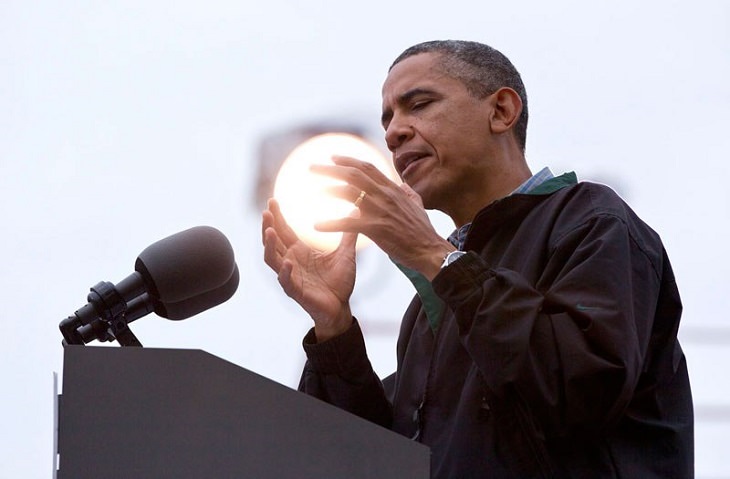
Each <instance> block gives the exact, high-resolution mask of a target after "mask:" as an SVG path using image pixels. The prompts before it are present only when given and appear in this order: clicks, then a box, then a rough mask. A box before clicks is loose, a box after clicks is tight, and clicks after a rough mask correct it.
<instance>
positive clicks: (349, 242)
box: [337, 208, 360, 251]
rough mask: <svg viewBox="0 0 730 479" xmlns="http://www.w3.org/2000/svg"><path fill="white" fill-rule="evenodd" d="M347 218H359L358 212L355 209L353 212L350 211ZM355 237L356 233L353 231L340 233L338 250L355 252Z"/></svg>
mask: <svg viewBox="0 0 730 479" xmlns="http://www.w3.org/2000/svg"><path fill="white" fill-rule="evenodd" d="M347 216H348V217H349V218H359V217H360V210H359V209H357V208H355V209H354V210H352V211H350V214H348V215H347ZM357 235H358V233H357V232H355V231H345V232H344V233H342V239H341V240H340V244H339V245H338V246H337V249H338V250H348V249H349V250H352V251H354V250H355V244H356V243H357Z"/></svg>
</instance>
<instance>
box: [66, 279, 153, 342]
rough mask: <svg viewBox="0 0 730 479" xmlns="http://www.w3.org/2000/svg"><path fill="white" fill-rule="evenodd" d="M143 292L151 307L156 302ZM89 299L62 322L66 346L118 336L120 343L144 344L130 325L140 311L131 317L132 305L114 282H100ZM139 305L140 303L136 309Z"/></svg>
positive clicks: (114, 338) (101, 340)
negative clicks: (123, 296)
mask: <svg viewBox="0 0 730 479" xmlns="http://www.w3.org/2000/svg"><path fill="white" fill-rule="evenodd" d="M143 296H145V298H144V299H145V300H143V301H142V303H144V305H143V306H145V307H144V308H143V309H149V311H151V310H152V306H151V305H150V304H149V303H150V302H149V301H147V295H146V294H145V295H143ZM86 299H87V301H88V303H87V304H86V305H85V306H84V307H82V308H81V309H79V310H78V311H76V312H75V313H74V315H73V316H69V317H68V318H66V319H64V320H63V321H61V324H59V329H60V330H61V334H62V335H63V345H64V346H66V345H67V344H78V345H85V344H86V343H89V342H91V341H94V340H98V341H100V342H105V341H110V342H111V341H114V340H116V341H117V342H118V343H119V345H120V346H134V347H142V343H140V342H139V340H138V339H137V337H136V336H135V335H134V333H132V330H131V329H129V323H130V322H131V321H134V319H137V318H136V317H134V316H136V315H132V317H129V315H128V311H129V305H128V304H127V302H126V301H125V300H124V298H122V295H121V294H119V291H117V289H116V287H115V286H114V285H113V284H112V283H110V282H108V281H102V282H100V283H98V284H96V285H95V286H93V287H92V288H91V292H90V293H89V295H88V296H87V298H86ZM137 308H139V305H136V307H135V308H134V309H137ZM137 317H138V316H137Z"/></svg>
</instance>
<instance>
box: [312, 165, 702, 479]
mask: <svg viewBox="0 0 730 479" xmlns="http://www.w3.org/2000/svg"><path fill="white" fill-rule="evenodd" d="M565 179H566V177H565V176H564V177H559V178H557V179H555V180H552V181H550V182H548V184H546V185H544V186H545V187H541V188H540V190H541V191H539V192H538V193H540V194H529V195H521V194H517V195H512V196H509V197H507V198H504V199H502V200H499V201H497V202H495V203H493V204H491V205H490V206H488V207H486V208H484V209H483V210H482V211H481V212H480V213H479V214H478V215H477V217H476V218H475V220H474V222H473V224H472V227H471V228H470V231H469V234H468V236H467V239H466V243H465V245H464V249H465V250H466V251H469V253H468V254H467V255H465V256H463V257H462V258H460V259H459V260H457V261H456V262H454V263H452V264H451V265H450V266H448V267H447V268H444V269H443V270H442V271H441V272H440V273H439V274H438V275H437V277H436V278H435V279H434V281H433V283H432V286H433V291H434V292H435V294H436V295H437V296H438V298H440V300H442V301H443V302H444V304H445V305H446V307H445V308H444V313H443V316H442V317H441V318H440V321H439V322H438V325H437V327H435V328H434V327H432V326H431V325H429V322H428V320H427V317H426V312H425V311H424V308H423V306H422V305H423V303H425V302H426V301H422V300H421V298H420V297H418V296H417V297H416V298H414V300H413V302H412V303H411V305H410V307H409V308H408V310H407V311H406V314H405V316H404V318H403V322H402V325H401V332H400V337H399V340H398V351H397V357H398V368H397V371H396V373H395V375H394V376H393V377H392V378H390V379H389V381H386V382H387V383H388V386H389V387H388V388H387V389H388V391H387V392H386V390H385V388H383V386H382V383H381V381H380V380H379V379H378V378H377V376H376V375H375V374H374V372H373V371H372V368H371V367H370V364H369V361H368V360H367V357H366V353H365V346H364V342H363V339H362V334H361V332H360V330H359V327H358V325H357V323H355V324H354V326H353V327H352V328H351V329H350V330H349V331H348V332H347V333H345V334H344V335H342V336H339V337H337V338H333V339H332V340H330V341H326V342H324V343H321V344H315V341H314V336H313V333H312V332H310V333H309V334H308V335H307V337H306V338H305V344H304V347H305V351H306V352H307V357H308V362H307V365H306V366H305V370H304V373H303V376H302V381H301V384H300V389H301V390H303V391H305V392H307V393H308V394H312V395H314V396H317V397H319V398H321V399H323V400H326V401H328V402H330V403H332V404H335V405H337V406H339V407H342V408H343V409H346V410H348V411H351V412H353V413H355V414H358V415H360V416H362V417H365V418H367V419H370V420H372V421H375V422H377V423H379V424H381V425H383V426H386V427H389V428H391V429H393V430H394V431H396V432H399V433H401V434H404V435H406V436H408V437H413V438H414V439H416V440H418V441H420V442H422V443H424V444H426V445H428V446H430V448H431V451H432V476H433V477H436V478H472V477H473V478H481V477H484V478H486V477H488V478H532V477H536V478H537V477H554V478H561V479H564V478H641V479H650V478H682V479H686V478H691V477H693V475H694V472H693V468H694V466H693V462H694V459H693V414H692V399H691V393H690V387H689V381H688V375H687V368H686V363H685V359H684V354H683V353H682V350H681V348H680V346H679V343H678V341H677V329H678V326H679V319H680V315H681V303H680V299H679V294H678V291H677V287H676V284H675V280H674V276H673V273H672V269H671V266H670V264H669V261H668V259H667V256H666V253H665V251H664V248H663V246H662V243H661V241H660V239H659V237H658V236H657V234H656V233H655V232H654V231H652V230H651V229H650V228H649V227H648V226H647V225H646V224H645V223H643V222H642V221H641V220H640V219H639V218H638V217H637V216H636V215H635V214H634V213H633V212H632V211H631V210H630V209H629V207H628V206H627V205H626V204H625V203H624V202H623V201H622V200H621V199H620V198H619V197H618V196H617V195H616V194H615V193H614V192H613V191H611V190H610V189H609V188H606V187H604V186H600V185H595V184H591V183H580V184H571V185H566V184H565ZM568 179H571V177H568Z"/></svg>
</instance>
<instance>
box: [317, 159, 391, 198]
mask: <svg viewBox="0 0 730 479" xmlns="http://www.w3.org/2000/svg"><path fill="white" fill-rule="evenodd" d="M350 160H352V159H351V158H350ZM352 161H356V162H357V163H352V164H349V165H325V164H313V165H311V166H310V167H309V171H311V172H312V173H314V174H317V175H323V176H327V177H329V178H333V179H335V180H339V181H342V182H344V183H347V184H350V185H354V186H355V187H357V188H359V189H361V190H366V191H372V190H374V189H375V187H376V186H377V185H378V184H383V183H384V182H385V181H389V180H388V179H387V178H385V176H384V175H383V174H382V173H381V172H380V170H378V169H377V168H376V167H375V166H373V165H371V164H370V163H365V162H362V161H359V160H352Z"/></svg>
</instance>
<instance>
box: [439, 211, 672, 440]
mask: <svg viewBox="0 0 730 479" xmlns="http://www.w3.org/2000/svg"><path fill="white" fill-rule="evenodd" d="M653 258H654V255H653V252H651V251H647V250H646V248H645V246H644V245H643V244H642V243H641V242H640V241H638V240H637V238H635V237H634V235H632V234H631V233H630V230H629V228H628V227H627V224H626V222H625V220H624V219H623V218H621V217H619V216H616V215H611V214H602V215H598V216H596V217H594V218H592V219H591V220H590V221H586V222H585V223H583V224H580V225H578V226H576V227H574V228H573V229H572V230H570V231H569V232H567V233H566V234H564V235H563V236H562V237H560V238H556V239H555V240H552V241H551V244H549V245H548V251H547V252H546V259H545V267H544V269H543V272H542V273H541V275H540V277H539V279H538V281H537V282H536V283H535V284H530V283H529V282H528V281H526V279H525V278H524V277H523V276H522V275H521V274H519V273H517V272H516V271H514V270H510V269H504V268H492V267H491V266H490V265H489V264H487V262H486V261H485V259H483V258H482V257H480V256H479V255H477V254H475V253H473V252H470V253H469V254H467V255H465V256H464V257H462V258H460V259H459V260H458V261H456V262H454V263H453V264H452V265H450V266H449V267H448V268H445V269H444V270H442V271H441V272H440V273H439V275H438V276H437V277H436V278H435V279H434V282H433V283H434V290H435V291H436V293H437V294H438V295H439V296H440V297H441V298H442V299H443V300H444V301H445V302H446V303H447V305H448V306H449V308H450V309H451V310H452V311H453V312H454V314H455V320H456V321H457V324H458V329H459V335H460V337H461V341H462V343H463V344H464V346H465V348H466V349H467V351H468V352H469V354H470V355H471V356H472V358H473V360H474V362H475V364H476V365H477V367H478V368H479V370H480V371H481V373H482V376H483V378H484V380H485V382H486V385H487V388H488V390H489V391H490V393H491V395H492V400H494V401H500V400H501V401H510V402H512V401H517V403H519V404H518V406H517V407H525V408H527V410H529V412H530V414H529V416H530V417H531V420H534V421H536V422H537V423H538V425H539V426H538V428H539V429H540V430H542V431H543V432H544V433H546V434H550V435H557V436H561V435H564V434H566V433H584V434H588V435H590V434H595V433H598V432H600V431H603V430H605V428H607V427H610V425H611V424H612V423H613V422H614V421H616V420H617V419H618V418H619V417H620V415H621V414H622V412H623V411H625V409H626V407H627V406H628V404H629V401H630V400H631V398H632V395H633V391H634V389H635V387H636V385H637V383H638V381H639V376H640V374H641V372H642V364H643V359H642V358H643V357H644V355H645V353H646V349H647V347H648V343H649V335H650V330H651V327H652V322H653V316H654V309H655V306H656V301H657V296H658V291H659V285H660V275H659V273H658V270H657V267H658V265H656V264H655V262H654V260H653ZM659 267H660V266H659Z"/></svg>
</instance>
